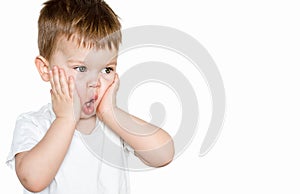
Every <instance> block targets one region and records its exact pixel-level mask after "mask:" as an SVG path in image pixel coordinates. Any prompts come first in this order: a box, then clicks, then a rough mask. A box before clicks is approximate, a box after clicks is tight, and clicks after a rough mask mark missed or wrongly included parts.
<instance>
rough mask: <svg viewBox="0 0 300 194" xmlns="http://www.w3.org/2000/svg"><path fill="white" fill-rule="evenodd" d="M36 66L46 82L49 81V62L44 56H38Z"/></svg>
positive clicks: (35, 61)
mask: <svg viewBox="0 0 300 194" xmlns="http://www.w3.org/2000/svg"><path fill="white" fill-rule="evenodd" d="M34 63H35V66H36V68H37V70H38V72H39V74H40V76H41V78H42V80H44V81H45V82H48V81H49V69H50V65H49V62H48V61H47V60H46V59H45V58H44V57H42V56H40V55H39V56H37V57H36V58H35V60H34Z"/></svg>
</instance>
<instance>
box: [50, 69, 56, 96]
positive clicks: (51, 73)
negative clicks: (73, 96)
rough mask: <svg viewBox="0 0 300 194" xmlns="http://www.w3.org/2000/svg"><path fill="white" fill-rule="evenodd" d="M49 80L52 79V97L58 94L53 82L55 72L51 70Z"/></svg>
mask: <svg viewBox="0 0 300 194" xmlns="http://www.w3.org/2000/svg"><path fill="white" fill-rule="evenodd" d="M49 78H50V84H51V94H52V95H55V94H56V91H55V89H54V88H55V86H54V80H53V71H52V70H50V71H49Z"/></svg>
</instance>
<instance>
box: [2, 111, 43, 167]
mask: <svg viewBox="0 0 300 194" xmlns="http://www.w3.org/2000/svg"><path fill="white" fill-rule="evenodd" d="M42 137H43V134H42V132H41V130H40V129H39V125H38V122H36V121H35V120H34V118H31V117H30V116H28V115H21V116H19V117H18V119H17V121H16V124H15V129H14V134H13V140H12V144H11V149H10V152H9V154H8V157H7V160H6V164H7V165H8V166H9V167H11V168H12V169H15V155H16V154H18V153H21V152H24V151H29V150H31V149H32V148H33V147H34V146H35V145H36V144H37V143H38V142H39V141H40V140H41V139H42Z"/></svg>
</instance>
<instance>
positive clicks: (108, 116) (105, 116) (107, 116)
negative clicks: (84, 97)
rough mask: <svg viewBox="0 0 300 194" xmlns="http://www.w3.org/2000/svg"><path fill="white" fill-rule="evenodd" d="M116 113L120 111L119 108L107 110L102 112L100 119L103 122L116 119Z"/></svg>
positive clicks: (114, 107)
mask: <svg viewBox="0 0 300 194" xmlns="http://www.w3.org/2000/svg"><path fill="white" fill-rule="evenodd" d="M116 111H118V107H116V106H113V107H111V108H109V109H106V110H104V111H102V112H100V114H99V115H98V118H99V119H100V120H101V121H102V122H104V123H105V122H106V121H107V119H111V118H113V117H114V115H115V113H116Z"/></svg>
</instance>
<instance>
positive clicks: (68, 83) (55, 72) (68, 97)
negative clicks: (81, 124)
mask: <svg viewBox="0 0 300 194" xmlns="http://www.w3.org/2000/svg"><path fill="white" fill-rule="evenodd" d="M49 76H50V83H51V88H52V89H51V99H52V106H53V111H54V113H55V115H56V118H64V119H68V120H73V121H74V122H75V123H77V122H78V120H79V119H80V111H81V108H80V100H79V96H78V94H77V91H76V89H75V83H74V78H73V77H69V79H68V80H67V78H66V74H65V71H64V70H63V69H61V68H59V67H57V66H54V67H53V69H52V70H51V71H50V72H49Z"/></svg>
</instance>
